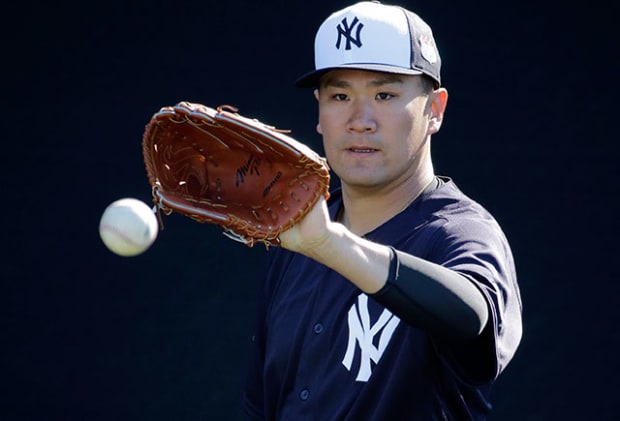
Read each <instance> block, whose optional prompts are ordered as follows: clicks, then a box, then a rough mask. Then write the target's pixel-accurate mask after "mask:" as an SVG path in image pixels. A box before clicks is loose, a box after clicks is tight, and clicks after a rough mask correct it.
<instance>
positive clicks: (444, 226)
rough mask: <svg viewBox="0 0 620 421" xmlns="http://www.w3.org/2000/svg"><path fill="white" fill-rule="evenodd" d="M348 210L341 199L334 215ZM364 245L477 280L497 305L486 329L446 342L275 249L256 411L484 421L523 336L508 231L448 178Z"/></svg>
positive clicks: (256, 366) (261, 309) (325, 271)
mask: <svg viewBox="0 0 620 421" xmlns="http://www.w3.org/2000/svg"><path fill="white" fill-rule="evenodd" d="M341 206H342V199H341V195H340V192H339V191H335V192H333V193H332V197H331V198H330V201H329V210H330V214H331V216H332V218H335V216H336V215H337V212H338V210H339V208H340V207H341ZM365 237H366V238H367V239H369V240H371V241H375V242H378V243H381V244H386V245H392V246H394V247H395V248H396V249H398V250H402V251H405V252H407V253H410V254H413V255H415V256H418V257H421V258H423V259H426V260H429V261H431V262H435V263H438V264H441V265H443V266H445V267H449V268H451V269H453V270H455V271H458V272H459V273H461V274H463V275H464V276H465V277H467V278H468V279H470V280H471V281H472V282H474V283H475V284H476V285H477V286H478V287H479V288H480V290H481V291H483V293H484V295H485V297H486V299H487V301H488V303H489V309H490V312H489V313H490V323H489V324H488V325H487V327H486V328H485V331H484V332H483V333H482V334H481V335H480V336H479V337H478V338H477V339H476V340H474V341H472V342H471V343H458V344H450V343H442V342H440V341H438V340H436V339H434V338H433V337H431V336H430V335H429V334H428V333H426V332H425V331H424V330H422V329H419V328H417V327H414V326H411V325H408V324H406V323H405V322H402V321H401V320H399V318H398V317H396V316H395V315H394V314H392V313H391V312H390V311H389V309H386V308H385V307H383V306H381V305H380V304H378V303H377V302H376V301H375V300H373V298H372V296H368V295H367V294H364V293H362V292H361V290H359V289H358V288H357V287H356V286H355V285H353V284H352V283H351V282H349V281H347V280H346V279H345V278H343V277H342V276H340V275H339V274H338V273H336V272H334V271H333V270H331V269H329V268H327V267H326V266H324V265H322V264H319V263H317V262H316V261H314V260H312V259H310V258H307V257H304V256H302V255H300V254H297V253H292V252H289V251H287V250H285V249H282V248H274V249H272V250H270V251H269V258H268V268H267V271H266V276H265V280H264V283H263V285H262V287H261V291H260V294H259V297H258V315H257V324H256V331H255V334H254V337H253V341H252V355H251V359H250V367H249V373H248V374H249V375H248V380H247V386H246V391H245V398H244V407H245V410H246V412H247V413H248V415H249V416H250V418H252V419H268V420H276V419H277V420H280V419H281V420H296V421H297V420H387V419H389V420H399V419H407V420H411V419H413V420H418V419H419V420H435V419H438V420H442V419H459V420H460V419H484V416H485V414H486V413H488V412H489V410H490V403H489V393H490V388H491V386H492V384H493V382H494V381H495V379H496V378H497V376H498V374H499V373H500V372H501V371H502V370H503V368H504V367H505V366H506V364H507V363H508V362H509V361H510V359H511V358H512V356H513V354H514V352H515V350H516V348H517V346H518V343H519V341H520V338H521V301H520V295H519V290H518V286H517V283H516V275H515V268H514V262H513V258H512V254H511V251H510V248H509V245H508V242H507V241H506V238H505V236H504V234H503V232H502V230H501V229H500V227H499V225H498V224H497V222H496V221H495V220H494V218H493V217H492V216H491V215H490V214H489V213H488V212H487V211H486V210H485V209H484V208H483V207H482V206H480V205H479V204H477V203H476V202H474V201H472V200H471V199H469V198H468V197H467V196H465V195H464V194H463V193H462V192H461V191H460V190H459V189H458V188H457V186H456V185H455V184H454V182H453V181H451V180H450V179H448V178H442V179H441V182H440V183H439V184H438V186H437V187H436V188H434V189H431V190H427V191H425V192H424V193H423V194H422V195H420V197H418V198H417V199H416V200H415V201H414V202H413V203H412V204H411V205H410V206H409V207H408V208H407V209H406V210H405V211H403V212H401V213H400V214H398V215H396V216H395V217H393V218H392V219H391V220H389V221H388V222H386V223H385V224H383V225H381V226H380V227H378V228H377V229H375V230H373V231H372V232H370V233H368V234H367V235H365ZM464 282H466V280H465V279H464Z"/></svg>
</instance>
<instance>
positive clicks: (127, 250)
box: [99, 198, 159, 257]
mask: <svg viewBox="0 0 620 421" xmlns="http://www.w3.org/2000/svg"><path fill="white" fill-rule="evenodd" d="M158 229H159V225H158V223H157V218H156V217H155V214H154V213H153V211H152V210H151V208H149V206H148V205H147V204H146V203H144V202H142V201H140V200H138V199H132V198H125V199H119V200H117V201H115V202H112V203H111V204H110V205H109V206H108V207H107V208H106V209H105V211H104V212H103V215H101V220H100V221H99V236H100V237H101V240H102V241H103V244H105V246H106V247H107V248H108V249H109V250H110V251H111V252H113V253H115V254H117V255H119V256H126V257H130V256H137V255H139V254H141V253H144V252H145V251H146V250H147V249H148V248H149V247H150V246H151V244H153V242H155V239H156V238H157V232H158Z"/></svg>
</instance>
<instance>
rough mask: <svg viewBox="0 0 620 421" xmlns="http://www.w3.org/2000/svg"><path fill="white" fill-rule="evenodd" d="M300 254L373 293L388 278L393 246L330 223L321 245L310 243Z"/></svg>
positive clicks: (363, 289)
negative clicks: (372, 240) (390, 247)
mask: <svg viewBox="0 0 620 421" xmlns="http://www.w3.org/2000/svg"><path fill="white" fill-rule="evenodd" d="M299 252H300V253H302V254H305V255H307V256H308V257H311V258H313V259H314V260H316V261H318V262H320V263H322V264H324V265H325V266H328V267H329V268H331V269H333V270H335V271H336V272H338V273H340V274H341V275H342V276H344V277H345V278H347V279H348V280H349V281H350V282H352V283H353V284H355V285H356V286H357V287H358V288H359V289H361V290H362V291H364V292H366V293H368V294H373V293H375V292H377V291H379V290H380V289H381V288H382V287H383V286H384V285H385V282H386V280H387V276H388V270H389V264H390V253H391V252H390V249H389V248H388V247H386V246H383V245H380V244H377V243H373V242H371V241H368V240H366V239H364V238H361V237H358V236H356V235H354V234H353V233H352V232H351V231H349V230H348V229H346V228H345V227H344V225H341V224H339V223H331V224H330V225H329V235H328V236H326V237H325V239H324V241H322V242H321V243H320V244H314V245H309V246H308V245H307V247H304V248H303V249H302V250H299Z"/></svg>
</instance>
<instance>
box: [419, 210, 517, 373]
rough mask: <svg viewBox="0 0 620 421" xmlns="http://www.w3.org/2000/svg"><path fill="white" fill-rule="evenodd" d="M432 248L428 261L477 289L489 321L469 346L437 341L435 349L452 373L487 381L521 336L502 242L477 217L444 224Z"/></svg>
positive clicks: (508, 254) (511, 269)
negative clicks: (448, 364) (460, 277)
mask: <svg viewBox="0 0 620 421" xmlns="http://www.w3.org/2000/svg"><path fill="white" fill-rule="evenodd" d="M432 243H433V247H432V249H431V252H430V255H429V259H430V260H431V261H435V262H437V263H439V264H441V265H442V266H444V267H447V268H449V269H452V270H454V271H456V272H458V273H460V274H462V275H463V276H465V277H466V278H467V279H469V280H470V281H471V282H472V283H473V284H474V285H475V286H476V287H478V288H479V289H480V291H482V293H483V294H484V296H485V298H486V301H487V304H488V307H489V316H490V317H489V321H488V323H487V326H486V328H485V329H484V331H483V332H482V334H481V335H480V336H479V337H478V338H476V339H475V340H474V341H472V342H471V343H469V344H467V345H464V346H452V345H448V344H444V343H441V342H437V347H438V350H439V351H440V354H441V355H442V356H445V358H446V359H447V361H448V362H449V363H450V364H451V366H452V367H453V368H454V369H455V371H457V372H458V373H459V374H461V376H463V377H465V378H467V379H469V380H470V381H472V382H473V383H478V382H486V381H489V380H493V379H495V378H496V377H497V376H498V375H499V374H500V373H501V372H502V371H503V369H504V368H505V367H506V365H507V364H508V362H509V361H510V360H511V359H512V357H513V355H514V353H515V351H516V349H517V347H518V344H519V342H520V340H521V335H522V325H521V312H522V304H521V297H520V293H519V288H518V285H517V278H516V270H515V263H514V259H513V255H512V251H511V249H510V246H509V244H508V241H507V239H506V237H505V235H504V233H503V232H502V230H501V228H500V227H499V225H498V224H497V222H496V221H495V220H494V219H493V218H492V217H491V216H490V215H488V214H486V213H485V212H479V213H476V214H473V215H469V216H467V217H460V218H459V219H458V220H457V221H453V220H451V219H449V218H447V219H444V220H443V223H442V224H441V225H440V227H439V229H437V230H436V231H435V234H434V241H433V242H432ZM481 356H482V358H481ZM485 356H487V358H484V357H485Z"/></svg>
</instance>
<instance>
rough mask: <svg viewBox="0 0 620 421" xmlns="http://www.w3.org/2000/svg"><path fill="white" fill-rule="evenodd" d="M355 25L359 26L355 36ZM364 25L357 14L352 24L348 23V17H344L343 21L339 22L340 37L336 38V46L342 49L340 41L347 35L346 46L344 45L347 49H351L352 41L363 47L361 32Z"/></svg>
mask: <svg viewBox="0 0 620 421" xmlns="http://www.w3.org/2000/svg"><path fill="white" fill-rule="evenodd" d="M355 27H357V30H356V32H355V37H354V36H353V29H354V28H355ZM363 27H364V24H363V23H361V22H360V21H359V20H358V19H357V16H356V17H355V19H353V22H351V26H349V24H348V23H347V18H344V19H342V21H341V23H340V24H338V27H337V29H338V39H337V40H336V48H337V49H340V41H342V37H345V39H346V40H347V42H346V44H345V47H344V49H345V50H350V49H351V43H353V44H355V45H356V46H357V47H361V46H362V40H361V38H360V33H361V31H362V28H363Z"/></svg>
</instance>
